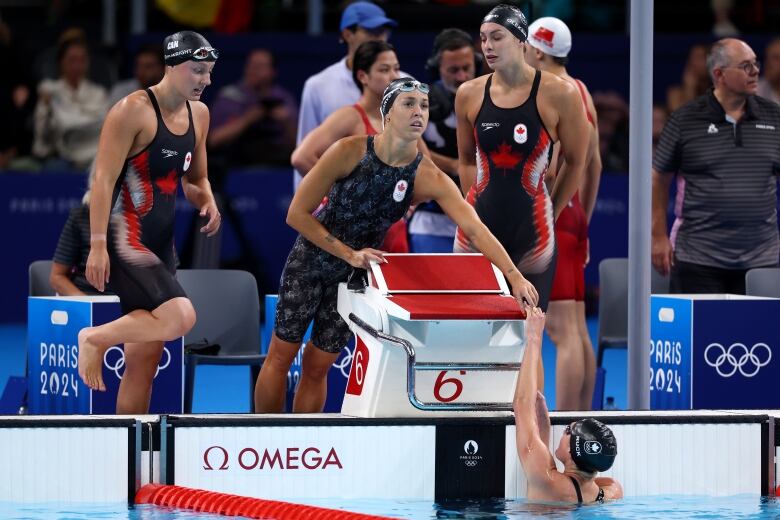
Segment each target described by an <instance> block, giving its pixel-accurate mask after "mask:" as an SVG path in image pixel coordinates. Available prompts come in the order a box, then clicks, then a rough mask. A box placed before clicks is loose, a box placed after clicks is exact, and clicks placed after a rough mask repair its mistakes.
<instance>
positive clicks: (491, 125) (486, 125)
mask: <svg viewBox="0 0 780 520" xmlns="http://www.w3.org/2000/svg"><path fill="white" fill-rule="evenodd" d="M499 126H501V123H482V130H485V131H487V130H492V129H493V128H498V127H499Z"/></svg>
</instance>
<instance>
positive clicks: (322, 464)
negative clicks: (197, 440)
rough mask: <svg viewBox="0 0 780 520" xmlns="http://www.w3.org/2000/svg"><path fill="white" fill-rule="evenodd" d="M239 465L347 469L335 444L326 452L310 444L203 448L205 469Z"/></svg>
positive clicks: (283, 468)
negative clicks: (301, 446) (261, 448)
mask: <svg viewBox="0 0 780 520" xmlns="http://www.w3.org/2000/svg"><path fill="white" fill-rule="evenodd" d="M231 466H233V468H234V469H235V468H240V469H242V470H245V471H252V470H255V471H256V470H261V471H263V470H266V471H270V470H288V469H289V470H292V469H303V470H317V469H328V468H330V467H333V468H338V469H344V467H343V466H342V464H341V460H339V455H338V453H336V448H333V447H331V448H330V450H328V451H327V452H325V451H324V450H322V451H320V449H319V448H317V447H314V446H309V447H306V448H293V447H290V448H281V449H279V448H277V449H275V450H269V449H268V448H265V449H263V450H258V449H255V448H244V449H242V450H241V451H239V452H238V453H237V454H236V453H231V452H229V451H228V450H227V449H226V448H224V447H222V446H210V447H209V448H206V450H204V451H203V469H204V470H206V471H214V470H216V471H225V470H228V469H230V467H231Z"/></svg>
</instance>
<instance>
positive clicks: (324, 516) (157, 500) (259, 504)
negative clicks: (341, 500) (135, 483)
mask: <svg viewBox="0 0 780 520" xmlns="http://www.w3.org/2000/svg"><path fill="white" fill-rule="evenodd" d="M135 503H136V504H154V505H157V506H165V507H176V508H179V509H191V510H194V511H200V512H203V513H215V514H221V515H229V516H243V517H246V518H266V519H275V520H293V519H295V520H298V519H304V518H305V519H309V520H370V519H377V520H382V519H387V518H388V517H384V516H374V515H364V514H362V513H352V512H350V511H341V510H339V509H327V508H324V507H315V506H307V505H303V504H291V503H289V502H280V501H278V500H264V499H262V498H250V497H243V496H239V495H229V494H227V493H217V492H215V491H206V490H204V489H192V488H186V487H180V486H166V485H163V484H147V485H145V486H144V487H142V488H141V489H140V490H139V491H138V493H137V494H136V495H135Z"/></svg>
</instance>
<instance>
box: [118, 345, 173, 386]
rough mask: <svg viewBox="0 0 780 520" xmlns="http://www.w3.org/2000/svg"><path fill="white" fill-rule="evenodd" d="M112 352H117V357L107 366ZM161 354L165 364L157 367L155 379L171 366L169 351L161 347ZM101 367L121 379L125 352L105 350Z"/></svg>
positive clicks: (119, 349) (121, 350)
mask: <svg viewBox="0 0 780 520" xmlns="http://www.w3.org/2000/svg"><path fill="white" fill-rule="evenodd" d="M113 350H116V351H117V352H119V355H118V357H116V358H115V359H114V361H113V363H112V364H110V365H109V363H108V358H109V357H113V356H109V355H108V354H109V353H110V352H111V351H113ZM163 354H164V356H165V362H163V363H161V364H159V365H157V371H156V372H155V373H154V377H155V379H156V378H157V375H158V374H159V373H160V370H165V369H166V368H168V366H169V365H170V364H171V351H170V350H168V347H166V346H163ZM103 366H105V367H106V368H107V369H109V370H110V371H112V372H113V373H115V374H116V377H117V379H122V374H123V373H124V368H125V351H124V350H123V349H121V348H119V347H117V346H113V347H111V348H109V349H108V350H106V353H105V355H104V356H103ZM120 371H121V373H120Z"/></svg>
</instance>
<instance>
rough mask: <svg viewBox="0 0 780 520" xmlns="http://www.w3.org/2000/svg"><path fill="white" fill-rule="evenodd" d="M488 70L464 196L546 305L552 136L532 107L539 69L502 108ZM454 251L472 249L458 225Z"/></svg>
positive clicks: (551, 270)
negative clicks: (516, 101)
mask: <svg viewBox="0 0 780 520" xmlns="http://www.w3.org/2000/svg"><path fill="white" fill-rule="evenodd" d="M492 80H493V76H492V75H491V76H490V77H489V78H488V80H487V82H486V83H485V94H484V98H483V101H482V107H481V108H480V110H479V113H478V114H477V119H476V123H475V125H474V140H475V142H476V149H477V150H476V153H477V160H476V162H477V177H476V182H475V183H474V185H473V186H472V187H471V189H470V190H469V193H468V195H467V200H468V202H469V203H470V204H471V205H472V206H474V209H475V210H476V211H477V214H478V215H479V217H480V219H482V222H484V223H485V225H486V226H487V227H488V229H490V231H491V232H492V233H493V234H494V235H495V236H496V238H497V239H498V241H499V242H501V245H503V246H504V248H505V249H506V250H507V253H509V256H510V258H511V259H512V261H513V262H514V263H515V265H517V268H518V269H519V270H520V272H521V273H523V276H525V277H526V278H527V279H528V280H529V281H530V282H531V283H533V284H534V287H535V288H536V290H537V291H538V292H539V306H540V307H542V308H543V309H546V307H547V302H548V300H549V295H550V289H551V287H552V280H553V275H554V274H555V233H554V219H553V205H552V201H551V200H550V195H549V194H548V192H547V187H546V186H545V184H544V177H545V173H546V172H547V168H548V166H549V164H550V158H551V156H552V147H553V140H552V138H551V137H550V134H549V132H548V131H547V129H546V128H545V127H544V123H543V122H542V118H541V116H540V115H539V110H538V108H537V106H536V95H537V93H538V91H539V83H540V80H541V73H540V72H538V71H537V72H536V75H535V76H534V80H533V84H532V86H531V92H530V94H529V96H528V99H527V100H526V101H525V102H524V103H523V104H521V105H519V106H517V107H512V108H501V107H497V106H496V105H494V104H493V101H492V100H491V99H490V85H491V82H492ZM455 251H456V252H476V249H475V248H474V246H473V244H471V243H470V242H469V240H468V238H467V237H466V236H465V234H464V233H463V231H462V230H460V229H458V232H457V235H456V238H455Z"/></svg>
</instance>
